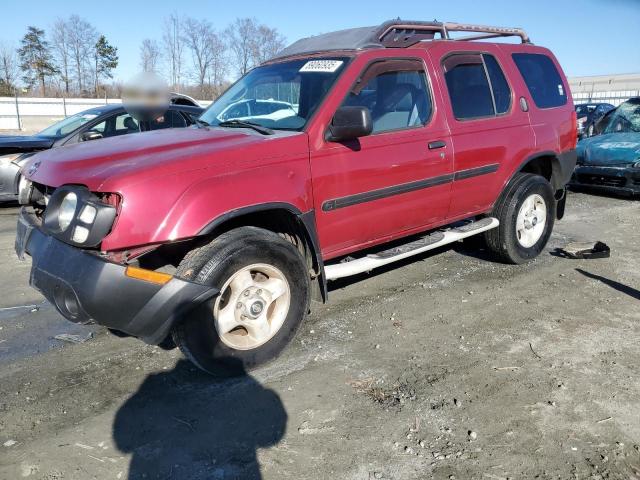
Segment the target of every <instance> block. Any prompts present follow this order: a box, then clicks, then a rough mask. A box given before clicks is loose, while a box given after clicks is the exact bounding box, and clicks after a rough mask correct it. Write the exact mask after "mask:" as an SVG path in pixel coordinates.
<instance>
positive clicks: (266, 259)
mask: <svg viewBox="0 0 640 480" xmlns="http://www.w3.org/2000/svg"><path fill="white" fill-rule="evenodd" d="M177 275H178V276H180V277H182V278H186V279H189V280H193V281H195V282H198V283H204V284H206V285H211V286H214V287H216V288H218V289H219V290H220V294H219V295H218V296H217V297H216V298H215V300H214V301H213V304H207V305H202V306H201V307H199V308H198V309H196V310H194V311H193V312H191V314H190V315H189V317H188V318H186V319H184V320H183V321H181V322H180V323H178V324H177V325H176V327H175V328H174V330H173V339H174V341H175V343H176V345H178V347H179V348H180V350H182V352H183V353H184V354H185V356H186V357H187V358H189V359H190V360H191V361H192V362H193V363H194V364H195V365H197V366H198V367H200V368H201V369H202V370H205V371H206V372H209V373H211V374H214V375H218V376H229V375H238V374H242V373H243V372H244V371H246V370H248V369H251V368H253V367H255V366H258V365H260V364H263V363H265V362H267V361H269V360H271V359H272V358H274V357H275V356H277V355H278V354H279V353H280V352H281V351H282V350H283V349H284V348H285V346H286V345H287V344H288V343H289V342H290V341H291V340H292V338H293V336H294V335H295V333H296V331H297V330H298V327H299V326H300V324H301V323H302V321H303V319H304V317H305V316H306V314H307V312H308V309H309V273H308V271H307V268H306V263H305V261H304V259H303V258H302V256H301V254H300V253H299V251H298V250H297V249H296V247H295V246H294V245H292V244H291V243H289V242H287V241H285V240H284V239H282V238H281V237H280V236H279V235H277V234H275V233H273V232H270V231H268V230H263V229H260V228H254V227H242V228H238V229H235V230H231V231H229V232H227V233H224V234H222V235H221V236H220V237H218V238H216V239H215V240H213V241H212V242H211V243H209V244H208V245H205V246H204V247H201V248H198V249H196V250H193V251H192V252H190V253H189V254H188V255H187V256H186V257H185V258H184V260H183V261H182V263H181V264H180V266H179V267H178V271H177Z"/></svg>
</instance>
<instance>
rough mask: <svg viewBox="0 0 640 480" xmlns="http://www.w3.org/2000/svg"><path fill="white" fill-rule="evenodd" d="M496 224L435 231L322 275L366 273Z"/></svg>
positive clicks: (484, 221) (489, 221) (327, 268)
mask: <svg viewBox="0 0 640 480" xmlns="http://www.w3.org/2000/svg"><path fill="white" fill-rule="evenodd" d="M498 225H500V222H499V221H498V219H497V218H493V217H488V218H482V219H480V220H478V221H476V222H470V223H466V224H464V225H462V226H460V227H454V228H449V229H447V230H437V231H435V232H433V233H430V234H429V235H425V236H424V237H421V238H419V239H417V240H414V241H412V242H409V243H406V244H404V245H400V246H397V247H394V248H390V249H388V250H384V251H382V252H377V253H373V254H370V255H367V256H366V257H362V258H358V259H356V260H351V261H348V262H342V263H336V264H334V265H325V267H324V273H325V276H326V278H327V280H337V279H338V278H344V277H350V276H351V275H357V274H359V273H364V272H369V271H371V270H373V269H374V268H378V267H382V266H383V265H388V264H389V263H393V262H397V261H398V260H403V259H405V258H408V257H411V256H413V255H418V254H420V253H423V252H426V251H429V250H433V249H435V248H438V247H441V246H443V245H446V244H448V243H453V242H457V241H458V240H462V239H463V238H467V237H471V236H472V235H477V234H478V233H482V232H486V231H487V230H491V229H492V228H496V227H497V226H498Z"/></svg>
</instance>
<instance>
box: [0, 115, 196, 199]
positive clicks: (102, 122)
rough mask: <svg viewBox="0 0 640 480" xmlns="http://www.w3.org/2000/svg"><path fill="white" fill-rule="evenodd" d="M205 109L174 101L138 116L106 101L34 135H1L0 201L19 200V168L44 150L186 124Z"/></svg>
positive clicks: (193, 120)
mask: <svg viewBox="0 0 640 480" xmlns="http://www.w3.org/2000/svg"><path fill="white" fill-rule="evenodd" d="M203 111H204V109H202V108H200V107H195V106H190V105H181V104H172V105H170V106H169V108H168V110H166V111H165V112H164V114H162V115H160V116H157V117H156V118H155V119H154V120H150V121H147V120H142V121H139V120H136V119H135V118H134V117H132V116H131V115H130V114H129V113H128V112H127V111H126V110H125V108H124V107H123V106H122V105H121V104H115V105H105V106H102V107H97V108H92V109H90V110H85V111H84V112H81V113H78V114H76V115H72V116H70V117H67V118H65V119H64V120H61V121H60V122H58V123H54V124H53V125H51V126H50V127H48V128H46V129H44V130H43V131H41V132H40V133H37V134H36V135H31V136H0V201H10V200H16V199H17V195H18V184H19V182H20V173H19V171H20V168H21V167H22V165H24V163H25V162H26V161H27V159H28V158H29V157H30V156H32V155H34V154H35V153H37V152H39V151H41V150H47V149H49V148H57V147H62V146H65V145H72V144H74V143H78V142H86V141H90V140H98V139H101V138H108V137H117V136H120V135H128V134H131V133H139V132H146V131H150V130H159V129H163V128H184V127H188V126H190V125H193V124H194V123H195V119H196V118H198V117H199V116H200V114H201V113H202V112H203Z"/></svg>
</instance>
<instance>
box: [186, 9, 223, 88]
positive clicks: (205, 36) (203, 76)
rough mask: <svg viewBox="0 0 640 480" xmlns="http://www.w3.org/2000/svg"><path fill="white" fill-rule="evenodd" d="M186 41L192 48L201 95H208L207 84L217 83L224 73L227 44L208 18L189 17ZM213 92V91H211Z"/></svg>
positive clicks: (194, 67)
mask: <svg viewBox="0 0 640 480" xmlns="http://www.w3.org/2000/svg"><path fill="white" fill-rule="evenodd" d="M184 31H185V35H184V37H185V42H186V44H187V46H188V47H189V49H190V50H191V58H192V61H193V69H194V71H195V76H196V78H197V81H198V87H199V89H200V95H201V96H202V97H204V96H206V92H205V84H206V83H208V84H209V85H208V87H209V88H211V86H212V82H213V84H214V85H217V84H218V83H219V81H220V76H221V75H223V74H224V73H223V71H224V69H225V65H224V63H225V62H224V51H225V46H224V43H223V42H222V40H220V38H219V37H218V35H216V33H215V31H214V29H213V27H212V26H211V23H209V22H208V21H206V20H196V19H193V18H187V19H186V20H185V21H184ZM209 93H211V92H209Z"/></svg>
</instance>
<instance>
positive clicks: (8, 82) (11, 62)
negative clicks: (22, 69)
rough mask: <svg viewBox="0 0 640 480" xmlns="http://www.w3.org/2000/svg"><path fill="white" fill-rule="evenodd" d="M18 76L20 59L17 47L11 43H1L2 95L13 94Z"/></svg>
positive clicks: (0, 76) (0, 82) (0, 74)
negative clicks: (18, 59) (17, 54)
mask: <svg viewBox="0 0 640 480" xmlns="http://www.w3.org/2000/svg"><path fill="white" fill-rule="evenodd" d="M17 77H18V61H17V59H16V51H15V48H14V47H13V46H11V45H9V44H5V43H2V44H0V85H1V87H0V89H1V90H2V95H9V94H11V92H12V90H13V89H14V88H15V86H16V85H15V83H16V79H17Z"/></svg>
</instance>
